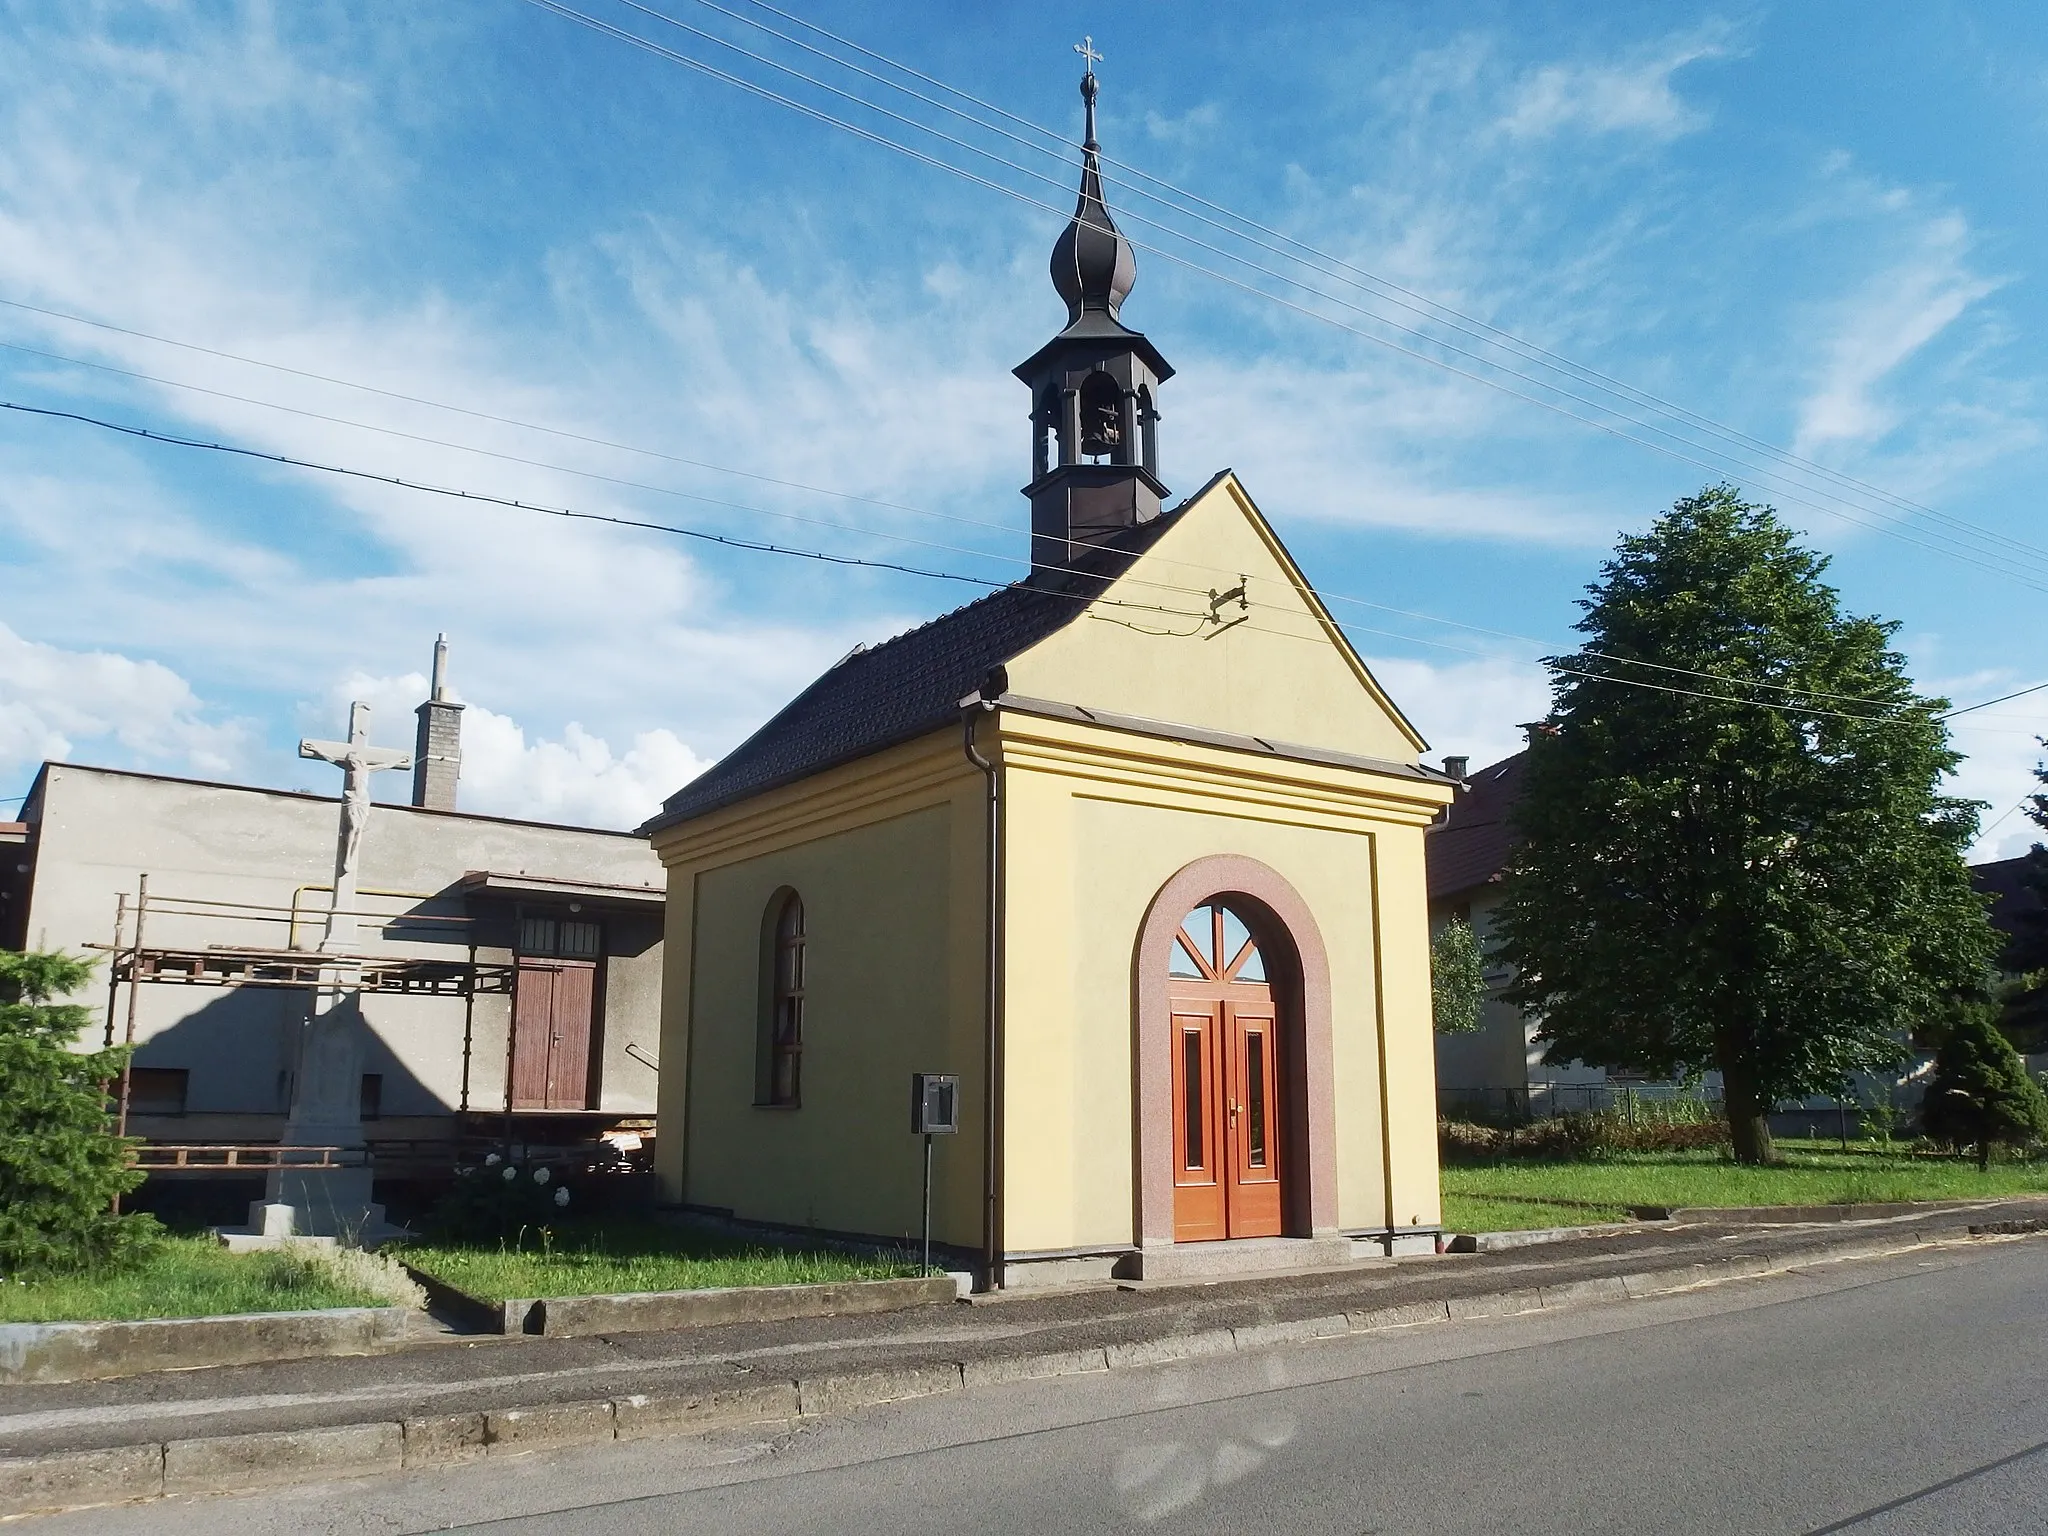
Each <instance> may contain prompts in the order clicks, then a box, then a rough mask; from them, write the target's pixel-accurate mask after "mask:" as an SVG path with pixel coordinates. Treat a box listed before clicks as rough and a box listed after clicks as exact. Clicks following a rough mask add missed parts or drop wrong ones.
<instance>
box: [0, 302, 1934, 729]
mask: <svg viewBox="0 0 2048 1536" xmlns="http://www.w3.org/2000/svg"><path fill="white" fill-rule="evenodd" d="M6 302H8V301H6V300H0V303H6ZM67 318H68V317H67ZM86 323H93V322H86ZM113 329H117V330H118V329H121V328H119V327H113ZM126 334H131V335H134V334H141V333H139V332H127V333H126ZM151 339H153V340H164V341H168V339H167V338H161V337H157V338H151ZM168 344H169V345H173V346H178V345H184V343H179V342H168ZM0 348H5V349H7V350H10V351H16V352H22V353H26V354H28V355H30V356H33V357H41V358H46V359H49V360H50V361H53V362H60V363H67V364H71V365H75V366H78V367H83V368H91V369H95V370H98V371H100V372H104V373H111V374H115V375H117V376H119V377H121V378H128V379H137V380H140V381H142V382H144V383H149V384H156V385H159V386H162V387H165V388H169V389H180V390H188V391H191V392H193V393H196V394H201V395H206V396H209V397H211V398H214V399H221V400H229V401H233V402H235V403H237V404H241V405H253V406H258V407H261V408H263V409H265V410H272V411H280V412H283V413H285V414H288V415H293V416H300V417H305V418H309V419H311V420H315V421H323V422H327V423H330V424H332V425H335V426H343V427H350V428H355V429H358V430H361V431H365V432H376V433H382V434H384V435H386V436H390V437H396V438H399V439H401V440H403V441H406V442H413V443H421V444H425V445H429V446H432V447H438V448H447V449H450V450H452V451H456V452H461V453H473V454H477V455H480V456H482V457H485V458H491V459H497V460H500V461H503V462H507V463H513V464H519V465H523V466H525V467H528V468H532V469H542V470H547V471H549V472H551V473H558V474H566V475H575V476H579V477H581V478H584V479H588V480H593V481H597V482H599V483H601V484H606V485H614V486H619V487H622V488H625V489H630V490H640V491H648V492H653V493H655V494H659V495H664V496H674V497H678V498H680V499H683V500H687V501H694V502H698V503H700V504H703V505H707V506H715V507H722V508H726V509H728V510H731V511H736V512H746V513H751V514H754V515H757V516H763V517H775V518H781V519H783V520H785V521H789V522H794V523H799V524H802V525H805V526H809V527H820V528H830V529H834V530H839V531H850V532H853V533H857V534H860V535H862V536H864V537H870V538H881V539H888V540H890V541H892V542H895V543H901V544H912V545H917V546H920V547H923V548H927V549H937V550H942V551H945V552H947V553H950V554H964V555H971V556H974V557H976V558H979V559H989V560H996V561H1000V562H1002V563H1004V564H1009V565H1025V566H1028V565H1029V564H1030V562H1029V561H1028V560H1024V559H1021V558H1019V557H1017V556H1014V555H1005V554H1000V553H997V552H995V551H992V550H984V549H977V548H974V547H971V546H966V545H958V544H946V543H941V542H939V541H937V540H933V539H920V538H915V537H913V536H911V535H908V534H899V533H893V532H889V531H887V530H883V529H873V528H866V527H862V526H860V525H858V524H844V523H838V522H834V521H831V520H829V519H824V518H811V517H805V516H802V515H801V514H799V513H794V512H787V511H782V510H780V509H776V508H770V507H758V506H753V505H750V504H748V503H744V502H736V501H729V500H726V499H724V498H722V497H715V496H705V495H702V494H700V493H697V492H692V491H683V490H678V489H676V488H674V487H672V486H664V485H653V484H650V483H648V482H646V481H641V480H627V479H624V478H622V477H620V476H616V475H606V474H602V473H599V472H598V471H595V470H585V469H576V468H572V467H571V466H569V465H565V464H554V463H550V462H547V461H545V460H541V459H530V458H526V457H524V456H522V455H519V454H510V453H504V452H502V451H499V450H496V449H490V448H481V447H477V446H475V445H473V444H469V443H458V442H451V441H449V440H448V439H445V438H438V437H428V436H426V435H424V434H422V433H417V432H407V431H404V430H402V429H400V428H397V427H387V426H382V425H379V424H377V423H374V422H364V421H356V420H352V419H350V418H348V417H342V416H333V415H329V414H327V413H326V412H322V411H313V410H307V409H304V408H302V407H298V406H290V405H285V404H282V403H281V402H278V401H273V400H261V399H257V398H255V397H253V396H249V395H237V394H233V393H230V392H228V391H225V390H217V389H211V388H208V387H206V386H204V385H199V384H190V383H186V382H184V381H182V380H178V379H166V378H163V377H161V376H159V375H155V374H147V373H141V372H137V371H135V370H133V369H127V368H118V367H115V366H114V365H112V364H110V363H98V362H92V361H89V360H87V359H84V358H77V357H71V356H68V355H66V354H64V353H59V352H50V351H47V350H45V349H43V348H39V347H29V346H24V345H22V344H20V343H18V342H9V341H0ZM198 350H202V351H208V352H212V350H213V349H210V348H201V349H198ZM213 355H216V356H221V357H227V358H231V359H233V360H236V361H249V360H248V359H234V355H233V354H231V353H218V352H216V353H214V354H213ZM262 366H270V365H262ZM294 371H296V370H294ZM315 377H321V376H317V375H316V376H315ZM326 382H332V383H338V384H343V385H347V384H348V383H349V381H347V380H326ZM350 387H362V388H368V387H369V386H350ZM401 398H404V399H407V400H411V401H414V402H416V403H419V404H423V405H439V404H440V402H437V401H431V400H426V399H423V398H421V397H417V396H403V397H401ZM445 408H446V409H450V410H459V409H461V408H460V407H454V406H450V407H445ZM543 430H545V429H543ZM157 435H159V436H161V434H157ZM634 451H636V452H648V451H651V450H638V449H636V450H634ZM784 483H787V482H784ZM819 489H821V493H822V494H834V493H832V492H824V491H822V488H819ZM891 505H895V504H893V503H892V504H891ZM902 510H905V511H912V512H922V509H920V508H914V507H904V508H903V509H902ZM922 515H925V516H930V517H947V518H948V520H949V521H955V522H960V523H966V524H969V525H971V526H975V527H983V528H991V529H995V530H998V531H1001V532H1004V533H1009V532H1011V531H1012V530H1011V529H1010V527H1009V525H1007V524H1003V523H995V522H990V521H986V520H983V519H975V518H959V517H948V515H947V514H943V513H934V512H923V513H922ZM1150 558H1154V559H1157V560H1158V561H1159V562H1160V563H1162V564H1167V565H1176V566H1181V567H1183V568H1186V569H1192V570H1199V571H1204V572H1207V573H1208V574H1210V575H1212V576H1214V575H1219V574H1225V575H1227V574H1231V573H1228V572H1225V571H1224V570H1223V568H1222V567H1220V566H1213V565H1205V564H1198V563H1194V562H1189V561H1185V560H1175V559H1172V558H1170V557H1165V556H1152V557H1150ZM1131 579H1133V580H1134V581H1136V582H1137V583H1138V584H1140V585H1146V586H1153V587H1157V588H1159V589H1160V590H1162V591H1168V592H1173V593H1176V594H1178V595H1181V596H1187V597H1200V596H1201V595H1202V593H1201V592H1200V591H1199V590H1198V589H1196V588H1193V587H1185V586H1178V585H1174V584H1172V583H1166V582H1158V581H1150V580H1146V579H1144V578H1136V577H1134V578H1131ZM1262 579H1263V578H1262ZM1316 595H1317V596H1318V597H1320V598H1322V599H1323V600H1324V601H1326V602H1332V601H1334V602H1346V603H1355V604H1358V605H1359V606H1362V607H1368V608H1375V609H1379V610H1381V611H1384V612H1388V613H1393V614H1397V615H1400V616H1402V617H1404V618H1414V619H1420V620H1423V621H1424V622H1428V623H1436V624H1446V625H1451V626H1454V627H1458V628H1464V629H1470V630H1472V631H1474V632H1475V633H1479V634H1487V635H1493V636H1496V637H1498V638H1501V639H1508V640H1519V641H1521V642H1523V643H1525V644H1528V645H1541V644H1542V643H1543V642H1541V641H1540V640H1537V639H1536V638H1535V637H1533V636H1529V635H1521V634H1516V633H1514V632H1512V631H1508V630H1497V629H1490V628H1487V627H1485V626H1483V625H1475V624H1466V623H1464V622H1463V621H1461V620H1457V619H1447V618H1443V617H1441V616H1439V615H1436V614H1430V613H1424V612H1421V611H1419V610H1415V609H1407V608H1396V607H1393V606H1391V605H1389V604H1385V603H1376V602H1373V601H1372V600H1370V599H1368V598H1362V597H1354V596H1351V595H1350V594H1347V593H1341V592H1325V591H1322V590H1320V589H1317V591H1316ZM1333 622H1336V621H1335V620H1334V616H1333ZM1371 633H1374V634H1383V635H1386V636H1388V637H1389V638H1393V639H1399V640H1405V641H1408V642H1410V643H1412V644H1417V645H1426V646H1438V647H1440V648H1442V649H1447V650H1453V651H1458V652H1460V653H1461V654H1465V655H1471V656H1484V655H1485V654H1486V653H1484V652H1480V651H1472V650H1469V649H1466V648H1464V647H1458V646H1446V645H1443V644H1442V642H1439V641H1432V640H1429V639H1426V638H1424V637H1421V636H1414V635H1401V634H1398V633H1396V632H1394V631H1382V630H1374V631H1371ZM1578 654H1579V655H1581V656H1591V657H1596V658H1598V659H1600V660H1603V661H1607V662H1611V663H1614V664H1616V665H1620V666H1631V667H1642V668H1646V669H1649V670H1652V671H1657V672H1664V673H1672V674H1677V675H1682V676H1686V677H1696V678H1701V679H1705V680H1707V681H1710V682H1717V683H1723V684H1726V685H1729V686H1731V687H1740V688H1764V689H1769V690H1772V691H1774V692H1780V693H1788V694H1799V695H1801V696H1804V697H1807V698H1816V699H1819V698H1826V699H1837V700H1842V701H1846V702H1851V703H1865V704H1876V705H1880V706H1881V707H1897V706H1891V705H1889V704H1888V703H1887V702H1886V701H1882V700H1874V699H1868V698H1864V697H1862V696H1860V695H1854V694H1837V693H1830V692H1828V691H1826V690H1820V689H1811V688H1804V687H1801V686H1799V685H1797V684H1792V683H1774V682H1767V681H1764V680H1762V679H1758V678H1744V677H1737V676H1733V675H1731V674H1729V673H1727V672H1715V671H1707V670H1702V669H1699V668H1693V667H1680V666H1674V665H1671V664H1669V663H1666V662H1657V661H1647V660H1643V659H1641V658H1639V657H1630V656H1618V655H1615V654H1613V653H1611V652H1606V651H1581V652H1579V653H1578Z"/></svg>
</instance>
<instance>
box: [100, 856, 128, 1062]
mask: <svg viewBox="0 0 2048 1536" xmlns="http://www.w3.org/2000/svg"><path fill="white" fill-rule="evenodd" d="M127 933H128V893H127V892H126V891H122V892H121V893H120V894H119V895H117V896H115V898H114V947H113V949H112V950H111V951H110V952H109V953H110V954H111V956H112V958H111V960H110V961H109V963H108V965H107V1035H106V1040H105V1042H104V1044H105V1045H106V1048H107V1049H109V1050H112V1049H113V1045H114V999H115V998H116V997H117V996H119V995H120V991H121V940H122V939H123V938H125V937H126V936H127Z"/></svg>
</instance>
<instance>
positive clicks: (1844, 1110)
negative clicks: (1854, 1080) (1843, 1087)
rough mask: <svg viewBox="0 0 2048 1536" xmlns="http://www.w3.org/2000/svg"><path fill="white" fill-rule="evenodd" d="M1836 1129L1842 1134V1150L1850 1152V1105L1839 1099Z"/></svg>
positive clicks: (1836, 1109)
mask: <svg viewBox="0 0 2048 1536" xmlns="http://www.w3.org/2000/svg"><path fill="white" fill-rule="evenodd" d="M1835 1129H1836V1130H1837V1131H1838V1132H1840V1134H1841V1137H1842V1150H1843V1151H1844V1152H1846V1151H1848V1150H1849V1106H1848V1105H1846V1104H1844V1103H1843V1102H1842V1101H1841V1099H1839V1098H1837V1099H1836V1100H1835Z"/></svg>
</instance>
